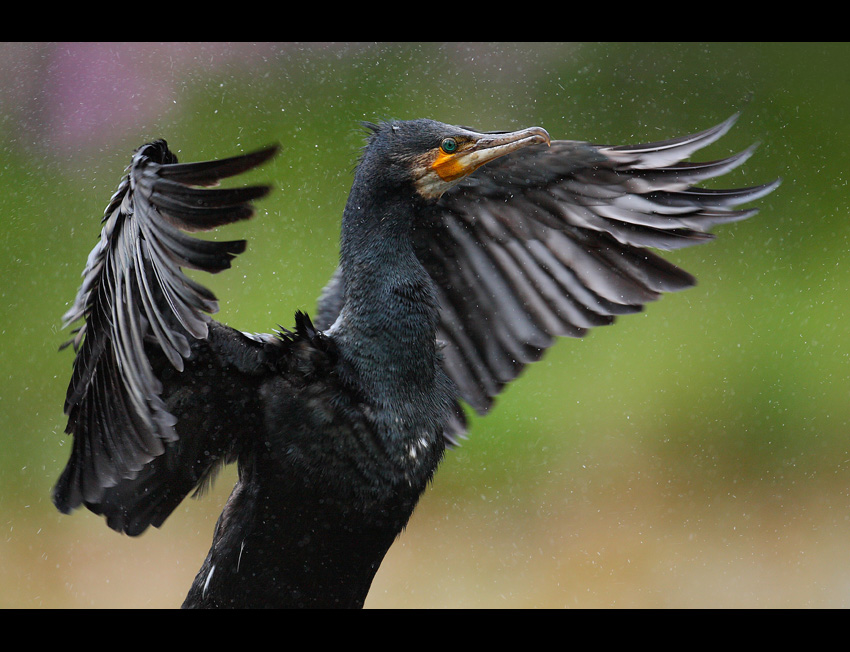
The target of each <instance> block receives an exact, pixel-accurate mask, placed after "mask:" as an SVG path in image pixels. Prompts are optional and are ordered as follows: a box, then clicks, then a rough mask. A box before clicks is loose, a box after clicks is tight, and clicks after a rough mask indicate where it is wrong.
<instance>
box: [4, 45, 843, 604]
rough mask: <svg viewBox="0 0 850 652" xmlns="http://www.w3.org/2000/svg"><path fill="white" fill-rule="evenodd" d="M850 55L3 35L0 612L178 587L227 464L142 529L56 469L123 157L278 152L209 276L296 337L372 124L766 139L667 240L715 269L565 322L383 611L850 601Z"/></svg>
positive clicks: (457, 459) (458, 459)
mask: <svg viewBox="0 0 850 652" xmlns="http://www.w3.org/2000/svg"><path fill="white" fill-rule="evenodd" d="M848 106H850V47H848V46H847V45H843V44H840V45H829V44H734V43H723V44H681V45H680V44H637V45H631V44H542V43H534V44H492V45H490V44H478V43H476V44H389V45H388V44H355V45H346V44H333V45H319V44H300V45H299V44H247V43H239V44H232V45H230V44H221V43H217V44H183V45H179V44H118V43H110V44H89V43H82V44H81V43H72V44H16V43H4V44H0V143H2V145H0V248H1V249H2V255H0V334H2V345H0V373H2V380H0V437H1V438H2V439H0V452H2V457H0V606H2V607H25V608H26V607H32V608H48V607H97V608H101V607H174V606H177V605H179V604H180V603H181V601H182V600H183V597H184V596H185V593H186V591H187V589H188V587H189V585H190V583H191V580H192V578H193V577H194V575H195V572H196V571H197V569H198V568H199V567H200V564H201V562H202V560H203V558H204V556H205V555H206V551H207V549H208V547H209V544H210V541H211V536H212V529H213V526H214V523H215V518H216V517H217V515H218V513H219V512H220V510H221V507H222V504H223V502H224V500H225V499H226V497H227V495H228V493H229V491H230V489H231V487H232V485H233V481H234V478H235V472H234V470H233V469H230V470H229V471H228V472H227V473H225V474H224V475H223V476H222V477H221V478H220V479H219V481H218V483H217V486H216V489H215V491H214V492H213V493H212V495H210V496H208V497H206V498H204V499H202V500H200V501H195V500H187V501H186V502H185V504H183V505H181V507H179V508H178V510H177V511H176V512H175V513H174V514H173V515H172V516H171V518H170V519H169V520H168V521H167V522H166V524H165V526H164V527H163V528H162V529H161V530H153V531H149V532H147V533H145V534H144V535H143V536H141V537H139V538H136V539H130V538H128V537H126V536H122V535H119V534H116V533H114V532H112V531H111V530H109V529H108V528H107V527H106V526H105V524H104V523H103V522H102V520H101V519H100V518H98V517H95V516H93V515H92V514H89V513H88V512H85V511H79V512H77V513H75V514H74V515H73V516H71V517H68V516H63V515H60V514H59V513H57V512H56V511H55V510H54V508H53V506H52V504H51V502H50V497H49V495H50V490H51V487H52V485H53V483H54V481H55V480H56V478H57V477H58V474H59V473H60V471H61V469H62V467H63V466H64V463H65V461H66V459H67V455H68V452H69V450H70V446H69V444H70V442H69V440H68V438H67V436H66V435H64V433H63V430H64V426H65V420H64V417H63V414H62V403H63V400H64V393H65V389H66V386H67V381H68V378H69V374H70V370H71V362H72V357H73V356H72V354H71V352H69V351H63V352H62V353H58V352H57V347H58V346H59V344H60V343H61V342H63V341H64V340H65V339H67V337H68V333H67V331H62V330H61V323H60V318H61V315H62V313H63V312H64V311H65V310H66V309H67V307H68V306H69V305H70V302H71V301H72V299H73V297H74V295H75V293H76V290H77V288H78V286H79V283H80V272H81V271H82V268H83V265H84V263H85V260H86V256H87V254H88V252H89V250H90V249H91V247H92V246H93V244H94V242H95V240H96V238H97V237H98V235H99V232H100V226H99V221H100V217H101V215H102V211H103V209H104V207H105V206H106V203H107V202H108V200H109V198H110V196H111V194H112V192H113V191H114V189H115V187H116V185H117V183H118V181H119V180H120V178H121V175H122V173H123V169H124V166H125V165H126V164H127V163H128V162H129V160H130V156H131V153H132V151H133V149H134V148H135V147H137V146H139V145H141V144H142V143H144V142H146V141H147V140H149V139H152V138H156V137H165V138H166V139H167V140H168V141H169V144H170V145H171V147H172V149H174V150H175V151H176V152H177V153H178V155H179V156H180V157H181V160H184V161H192V160H202V159H206V158H212V157H221V156H228V155H231V154H235V153H238V152H241V151H244V150H247V149H250V148H254V147H258V146H261V145H265V144H267V143H270V142H279V143H280V144H281V146H282V152H281V154H280V155H279V156H278V157H277V158H276V160H275V161H274V162H273V163H272V164H270V165H268V166H266V167H265V168H263V169H261V170H259V171H257V172H255V173H252V175H251V177H250V180H269V181H272V182H273V184H274V187H275V192H274V193H273V194H272V196H271V197H270V198H269V199H267V200H264V201H263V202H262V204H261V206H260V210H259V212H258V215H257V217H256V218H255V219H254V220H253V221H252V222H251V223H247V224H239V225H233V226H230V227H227V228H225V229H223V230H222V233H221V234H220V237H224V238H241V237H245V238H247V239H248V241H249V250H248V252H246V254H245V255H243V256H241V257H240V258H239V259H238V260H237V261H236V263H235V266H234V269H233V270H230V271H229V272H227V273H225V274H222V275H219V276H217V277H207V278H205V279H203V281H204V283H207V284H208V285H209V286H210V287H211V288H212V289H213V290H214V291H215V292H216V293H217V294H218V296H219V297H220V298H221V300H222V310H221V312H220V314H219V315H218V318H219V319H220V320H221V321H224V322H226V323H228V324H230V325H232V326H234V327H236V328H240V329H243V330H250V331H261V332H269V331H270V330H271V329H272V328H274V327H276V325H277V324H282V325H284V326H290V325H291V324H292V315H293V313H294V311H295V310H296V309H306V310H308V311H312V310H313V309H314V306H315V301H316V298H317V297H318V294H319V292H320V290H321V288H322V287H323V285H324V283H325V282H326V280H327V279H328V277H329V276H330V274H331V272H332V270H333V269H334V267H335V265H336V257H337V244H338V231H339V218H340V215H341V212H342V207H343V205H344V202H345V198H346V194H347V192H348V188H349V186H350V183H351V172H352V168H353V166H354V163H355V161H356V157H357V154H358V152H359V148H360V147H361V145H362V142H363V140H362V138H363V131H362V129H361V128H360V126H359V123H360V121H362V120H379V119H382V118H416V117H430V118H434V119H438V120H442V121H446V122H453V123H457V124H464V125H469V126H473V127H476V128H479V129H482V130H494V129H516V128H521V127H526V126H530V125H540V126H543V127H545V128H546V129H547V130H548V131H549V133H550V134H551V135H552V137H553V138H572V139H583V140H591V141H595V142H601V143H606V144H629V143H636V142H647V141H650V140H659V139H663V138H668V137H672V136H677V135H682V134H685V133H690V132H693V131H696V130H700V129H703V128H707V127H709V126H712V125H714V124H716V123H718V122H720V121H722V120H724V119H725V118H727V117H728V116H729V115H730V114H732V113H733V112H735V111H737V110H739V109H743V115H742V117H741V119H740V120H739V122H738V124H737V125H736V127H735V128H734V129H733V131H732V132H730V133H729V134H728V135H727V136H726V137H725V138H724V139H722V140H721V141H720V142H718V143H716V144H714V145H712V146H711V148H710V149H709V150H706V153H705V154H704V156H705V157H709V158H718V157H721V156H725V155H728V154H731V153H733V152H735V151H738V150H740V149H743V148H744V147H746V146H748V145H750V144H751V143H752V142H759V143H760V147H759V149H758V150H757V152H756V154H755V156H753V158H752V159H750V161H749V162H748V163H747V164H746V165H745V166H744V168H743V169H741V170H737V171H735V172H734V173H733V174H731V175H729V176H728V177H726V178H724V179H723V180H722V182H720V184H721V185H726V184H729V183H730V182H733V183H734V184H740V185H749V184H755V183H762V182H766V181H769V180H772V179H774V178H776V177H782V178H783V184H782V185H781V186H780V188H779V189H778V190H777V191H776V192H775V193H773V194H772V195H770V196H768V197H767V198H765V199H763V200H762V201H761V202H759V204H760V206H761V212H760V213H759V215H758V216H756V217H755V218H753V219H751V220H748V221H746V222H744V223H739V224H733V225H727V226H723V227H720V228H718V229H717V230H716V232H717V233H718V235H719V236H720V237H719V238H718V239H717V240H716V241H715V242H713V243H711V244H708V245H705V246H701V247H697V248H693V249H689V250H684V251H679V252H674V253H673V254H671V255H669V256H668V258H669V259H671V260H673V261H674V262H677V263H679V264H681V265H682V266H684V267H685V268H686V269H688V270H689V271H690V272H692V273H694V274H695V275H696V276H697V277H698V278H699V280H700V284H699V285H698V286H697V287H696V288H694V289H692V290H689V291H687V292H683V293H679V294H676V295H671V296H667V297H665V298H664V299H663V300H662V301H660V302H658V303H656V304H653V305H651V306H649V307H648V309H647V310H646V311H645V312H644V313H641V314H639V315H633V316H628V317H624V318H622V319H620V320H619V321H618V323H617V324H616V325H614V326H612V327H609V328H602V329H598V330H596V331H594V332H593V333H592V334H590V335H589V336H588V337H587V338H585V339H583V340H564V341H561V342H559V343H558V344H557V345H556V346H555V347H554V348H553V349H552V350H551V351H550V352H549V353H548V354H547V356H546V357H545V358H544V360H543V361H542V362H540V363H537V364H535V365H533V366H531V367H530V368H529V369H528V370H527V371H526V373H525V374H524V375H523V377H521V378H520V379H519V380H518V381H517V382H515V383H514V384H513V385H512V386H511V387H510V388H509V390H508V391H507V392H506V393H505V394H504V395H503V396H502V397H501V398H500V400H499V402H498V404H497V407H496V409H495V410H494V411H493V413H492V414H491V415H489V416H488V417H486V418H484V419H475V420H474V423H473V426H472V430H471V434H470V438H469V440H468V441H466V442H465V443H464V444H463V446H462V447H461V448H459V449H457V450H455V451H452V452H450V453H449V454H448V456H447V459H446V460H445V462H444V464H443V465H442V467H441V468H440V470H439V471H438V473H437V476H436V480H435V482H434V485H433V487H432V488H431V489H430V490H429V491H428V492H427V493H426V495H425V497H424V498H423V500H422V502H421V504H420V506H419V508H418V509H417V511H416V513H415V514H414V516H413V518H412V520H411V522H410V525H409V526H408V528H407V530H406V531H405V532H404V533H403V534H402V536H401V537H400V539H399V540H398V542H397V543H396V544H395V546H394V547H393V548H392V549H391V551H390V553H389V555H388V556H387V559H386V561H385V563H384V565H383V567H382V568H381V570H380V571H379V573H378V576H377V578H376V580H375V583H374V585H373V588H372V592H371V594H370V597H369V599H368V600H367V606H368V607H849V606H850V552H848V541H850V496H848V484H850V438H848V423H850V392H848V389H850V385H848V380H847V375H848V373H847V372H848V366H850V337H848V327H850V323H848V306H850V299H848V295H847V288H848V286H850V265H848V258H847V254H846V252H847V248H848V243H849V242H850V224H848V219H847V214H848V173H850V156H848V152H850V122H848V120H847V112H848V109H847V107H848Z"/></svg>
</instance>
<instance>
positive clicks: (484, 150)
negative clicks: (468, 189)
mask: <svg viewBox="0 0 850 652" xmlns="http://www.w3.org/2000/svg"><path fill="white" fill-rule="evenodd" d="M476 135H477V136H478V138H476V140H475V141H474V142H473V143H472V145H471V146H469V147H468V148H466V149H463V150H461V151H459V152H458V153H457V154H456V155H455V157H454V160H453V161H452V165H451V166H450V167H452V168H455V170H453V171H454V172H455V173H457V172H459V173H460V175H461V177H465V176H467V175H468V174H472V173H473V172H474V171H475V170H477V169H478V168H480V167H481V166H482V165H484V164H485V163H489V162H490V161H492V160H494V159H497V158H499V157H500V156H504V155H505V154H510V153H511V152H515V151H517V150H518V149H522V148H523V147H526V146H528V145H537V144H540V143H546V144H547V145H548V144H549V143H550V140H549V134H548V133H547V132H546V130H545V129H543V128H541V127H529V128H528V129H521V130H520V131H511V132H508V133H502V134H476ZM438 174H439V172H438ZM458 178H460V177H458ZM445 180H449V179H445Z"/></svg>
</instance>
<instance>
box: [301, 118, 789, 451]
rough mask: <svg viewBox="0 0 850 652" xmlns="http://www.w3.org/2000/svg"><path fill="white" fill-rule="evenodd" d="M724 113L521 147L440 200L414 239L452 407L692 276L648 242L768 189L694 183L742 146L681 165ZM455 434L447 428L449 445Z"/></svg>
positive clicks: (703, 230) (699, 233)
mask: <svg viewBox="0 0 850 652" xmlns="http://www.w3.org/2000/svg"><path fill="white" fill-rule="evenodd" d="M736 118H737V115H736V116H733V117H731V118H730V119H728V120H727V121H725V122H724V123H722V124H720V125H718V126H716V127H713V128H712V129H708V130H706V131H703V132H700V133H697V134H694V135H691V136H686V137H682V138H675V139H672V140H666V141H662V142H655V143H650V144H646V145H635V146H627V147H606V146H599V145H593V144H590V143H585V142H577V141H568V140H561V141H552V143H551V146H550V147H547V146H545V145H535V146H530V147H527V148H524V149H522V150H519V151H518V152H515V153H513V154H511V155H509V156H505V157H503V158H500V159H497V160H496V161H494V162H492V163H489V164H487V165H485V166H483V167H482V168H480V169H479V170H478V171H476V172H475V173H474V174H473V175H471V176H469V177H467V178H466V179H464V180H463V181H462V182H461V183H460V184H459V185H458V186H456V187H455V188H453V189H451V190H450V191H448V192H447V193H445V194H444V195H443V196H442V198H441V199H440V201H439V209H440V213H439V218H438V223H437V224H429V225H428V228H422V229H417V230H416V231H415V235H414V239H415V246H416V250H417V254H418V256H419V259H420V260H421V262H422V263H423V265H424V266H425V267H426V268H427V269H428V271H429V272H430V274H431V276H432V277H433V279H434V280H435V282H436V285H437V287H438V292H439V298H440V305H441V312H440V324H439V329H438V334H437V336H438V338H439V339H440V340H442V341H443V342H445V346H444V349H443V355H444V365H445V369H446V371H447V373H448V374H449V376H451V378H452V379H453V380H454V382H455V383H456V385H457V387H458V389H459V394H460V397H461V398H462V399H463V400H464V401H465V402H466V403H468V404H469V405H470V406H471V407H472V408H474V409H475V410H476V411H477V412H478V413H480V414H484V413H486V412H487V411H488V410H489V409H490V408H491V406H492V404H493V400H494V397H495V396H496V395H497V394H499V392H500V391H501V390H502V389H503V388H504V386H505V385H506V384H507V383H509V382H510V381H512V380H513V379H514V378H516V377H517V376H518V375H519V374H520V373H521V372H522V370H523V368H524V367H525V365H527V364H528V363H530V362H533V361H535V360H538V359H539V358H540V357H541V356H542V355H543V353H544V352H545V350H546V349H547V348H548V347H550V346H551V345H552V344H553V342H554V339H555V337H556V336H561V335H565V336H573V337H580V336H582V335H584V334H585V333H586V332H587V330H588V329H590V328H592V327H594V326H602V325H605V324H610V323H612V322H613V321H614V319H615V317H616V316H617V315H621V314H626V313H633V312H637V311H640V310H641V309H642V307H643V305H644V304H645V303H647V302H649V301H654V300H656V299H658V298H659V297H660V295H661V294H662V293H663V292H673V291H677V290H681V289H684V288H687V287H690V286H692V285H693V284H694V283H695V280H694V278H693V277H692V276H691V275H690V274H688V273H687V272H685V271H684V270H682V269H679V268H678V267H676V266H674V265H672V264H671V263H669V262H666V261H665V260H664V259H663V258H661V257H660V256H659V255H657V254H656V253H654V252H653V251H651V249H661V250H670V249H676V248H679V247H687V246H691V245H695V244H700V243H703V242H707V241H709V240H711V239H712V238H713V237H714V236H712V235H711V234H709V233H708V229H709V228H711V227H712V226H714V225H716V224H722V223H725V222H732V221H735V220H742V219H745V218H747V217H749V216H751V215H753V214H754V213H755V212H756V210H755V209H744V210H740V209H738V208H737V207H738V206H740V205H741V204H744V203H746V202H750V201H753V200H755V199H758V198H760V197H762V196H764V195H766V194H767V193H769V192H771V191H772V190H773V189H774V188H775V187H776V185H777V184H778V182H774V183H769V184H765V185H760V186H754V187H749V188H738V189H732V190H715V189H706V188H701V187H699V185H698V184H700V183H702V182H704V181H706V180H708V179H711V178H713V177H717V176H720V175H723V174H725V173H726V172H728V171H729V170H731V169H733V168H735V167H736V166H738V165H740V164H742V163H743V162H744V161H745V160H746V159H747V158H748V157H749V156H750V155H751V153H752V148H750V149H747V150H745V151H743V152H741V153H740V154H737V155H735V156H731V157H729V158H724V159H722V160H716V161H710V162H707V163H694V162H686V161H685V159H686V158H688V157H689V156H690V155H691V154H693V153H694V152H695V151H697V150H698V149H700V148H702V147H705V146H706V145H708V144H710V143H712V142H714V141H715V140H717V139H718V138H720V137H721V136H722V135H723V134H725V133H726V132H727V131H728V130H729V129H730V128H731V126H732V125H733V123H734V122H735V120H736ZM339 279H340V277H339V274H336V275H335V276H334V278H333V279H332V280H331V283H330V284H329V285H328V286H327V288H326V289H325V292H324V293H323V295H322V297H321V299H320V306H319V311H318V313H317V315H318V317H319V319H318V322H319V323H321V324H322V327H323V328H325V327H327V326H329V325H330V324H331V323H332V322H333V320H334V318H335V314H336V312H337V311H338V302H339V295H340V294H341V288H340V287H339V285H340V280H339ZM456 431H457V428H455V432H448V433H447V438H448V439H449V440H450V441H451V440H452V439H453V437H454V435H456V434H457V432H456Z"/></svg>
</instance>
